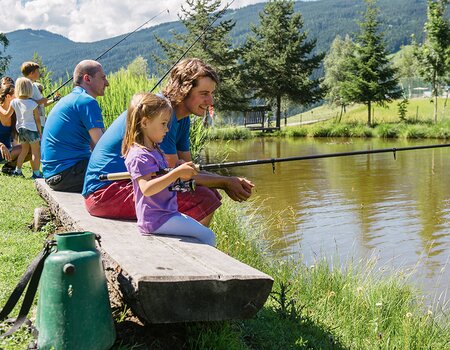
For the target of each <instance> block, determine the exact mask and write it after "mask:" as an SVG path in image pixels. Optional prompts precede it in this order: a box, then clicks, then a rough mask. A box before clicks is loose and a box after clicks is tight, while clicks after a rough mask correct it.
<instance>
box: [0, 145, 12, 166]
mask: <svg viewBox="0 0 450 350" xmlns="http://www.w3.org/2000/svg"><path fill="white" fill-rule="evenodd" d="M0 154H1V155H2V158H3V159H4V160H6V161H8V162H9V161H11V153H10V152H9V149H8V148H7V147H6V146H5V145H4V144H3V143H0Z"/></svg>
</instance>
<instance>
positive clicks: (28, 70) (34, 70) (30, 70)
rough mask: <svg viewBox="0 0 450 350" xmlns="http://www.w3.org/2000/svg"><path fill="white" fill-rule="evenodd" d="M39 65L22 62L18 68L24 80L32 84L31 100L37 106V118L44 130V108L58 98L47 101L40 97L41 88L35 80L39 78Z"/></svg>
mask: <svg viewBox="0 0 450 350" xmlns="http://www.w3.org/2000/svg"><path fill="white" fill-rule="evenodd" d="M39 68H40V66H39V64H37V63H36V62H24V63H22V66H21V67H20V70H21V72H22V74H23V76H24V77H25V78H28V79H30V80H31V81H32V83H33V96H31V98H32V99H33V100H34V101H36V103H37V104H38V112H39V118H40V119H41V127H42V129H44V125H45V107H47V106H49V105H51V104H52V103H53V102H56V101H57V100H58V98H54V99H48V98H45V97H44V96H42V91H43V87H42V85H41V84H39V83H37V80H38V79H39V77H40V76H41V73H40V71H39ZM39 85H41V87H42V90H40V89H39Z"/></svg>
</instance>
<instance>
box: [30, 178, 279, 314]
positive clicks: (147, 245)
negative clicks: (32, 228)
mask: <svg viewBox="0 0 450 350" xmlns="http://www.w3.org/2000/svg"><path fill="white" fill-rule="evenodd" d="M36 188H37V190H38V192H39V194H40V195H41V197H42V198H44V200H46V201H47V203H48V205H49V207H50V210H51V212H52V213H53V214H54V215H55V216H56V217H57V219H59V221H60V222H61V223H62V224H63V225H64V228H65V229H67V231H90V232H93V233H96V234H100V235H101V247H100V250H101V252H102V258H103V263H104V266H105V272H106V276H107V279H108V284H109V288H110V289H111V288H113V289H114V290H115V291H117V292H119V293H120V296H121V297H122V298H123V299H124V300H125V301H126V302H127V304H128V305H129V306H130V307H131V309H132V310H133V312H134V313H135V314H136V315H137V316H138V317H139V318H140V319H141V320H143V321H146V322H149V323H175V322H190V321H219V320H229V319H245V318H250V317H252V316H254V315H255V314H256V312H257V311H258V310H259V309H260V308H261V307H262V306H263V304H264V303H265V301H266V299H267V297H268V295H269V293H270V291H271V288H272V284H273V279H272V278H271V277H270V276H268V275H266V274H265V273H262V272H261V271H258V270H256V269H254V268H252V267H250V266H248V265H246V264H243V263H241V262H239V261H237V260H236V259H234V258H232V257H230V256H228V255H227V254H224V253H223V252H221V251H219V250H218V249H216V248H213V247H211V246H208V245H205V244H200V243H199V242H198V241H196V240H195V239H190V238H186V237H164V236H156V235H155V236H142V235H141V234H139V233H138V230H137V226H136V223H135V222H132V221H120V220H108V219H102V218H97V217H93V216H91V215H89V213H88V212H87V211H86V209H85V207H84V201H83V197H82V196H81V195H80V194H76V193H65V192H56V191H53V190H51V189H50V188H49V187H48V186H47V184H46V183H45V182H44V181H43V180H37V181H36Z"/></svg>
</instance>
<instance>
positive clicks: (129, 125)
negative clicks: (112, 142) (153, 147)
mask: <svg viewBox="0 0 450 350" xmlns="http://www.w3.org/2000/svg"><path fill="white" fill-rule="evenodd" d="M164 113H172V106H171V104H170V102H169V100H167V99H166V98H164V97H160V96H157V95H154V94H152V93H149V92H140V93H137V94H135V95H134V96H133V97H132V98H131V102H130V105H129V107H128V111H127V120H126V129H125V136H124V138H123V142H122V155H123V156H126V155H127V154H128V152H129V150H130V148H131V146H132V145H133V144H138V145H142V146H143V145H144V134H143V133H142V129H141V122H142V120H143V119H144V118H148V119H153V118H155V117H158V116H160V115H162V114H164Z"/></svg>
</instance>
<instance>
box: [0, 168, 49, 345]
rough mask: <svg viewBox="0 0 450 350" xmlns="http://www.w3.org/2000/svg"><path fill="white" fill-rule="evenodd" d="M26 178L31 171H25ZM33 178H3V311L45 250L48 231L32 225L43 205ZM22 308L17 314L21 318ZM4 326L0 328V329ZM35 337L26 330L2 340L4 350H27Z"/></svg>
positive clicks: (0, 188) (0, 206) (0, 242)
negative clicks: (30, 225) (31, 263)
mask: <svg viewBox="0 0 450 350" xmlns="http://www.w3.org/2000/svg"><path fill="white" fill-rule="evenodd" d="M24 173H25V175H26V176H28V177H29V176H31V171H30V170H29V169H27V168H24ZM33 183H34V182H33V181H32V180H30V179H20V178H10V177H7V176H3V175H0V281H1V283H0V308H2V307H3V306H4V304H5V302H6V300H7V298H8V297H9V295H10V293H11V292H12V290H13V288H14V287H15V285H16V284H17V282H18V281H19V279H20V277H21V276H22V274H23V273H24V272H25V269H26V267H27V265H28V264H29V263H30V262H31V260H32V259H33V258H34V257H35V256H37V254H38V252H39V251H40V250H41V249H42V247H43V242H44V238H45V236H46V232H45V231H42V232H37V233H35V232H33V231H31V230H30V229H29V228H28V225H29V224H30V223H31V222H32V221H33V211H34V208H35V207H40V206H42V205H43V201H42V200H41V199H40V198H39V196H38V195H37V194H36V190H35V189H34V185H33ZM18 310H19V307H16V308H15V310H14V312H13V314H14V315H17V313H18ZM2 329H3V327H2V326H0V330H2ZM31 340H32V336H31V335H30V334H28V333H27V332H25V331H21V332H18V333H16V334H14V335H13V336H12V337H11V338H7V339H0V348H1V349H4V350H17V349H25V348H26V346H27V345H28V343H29V342H30V341H31Z"/></svg>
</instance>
